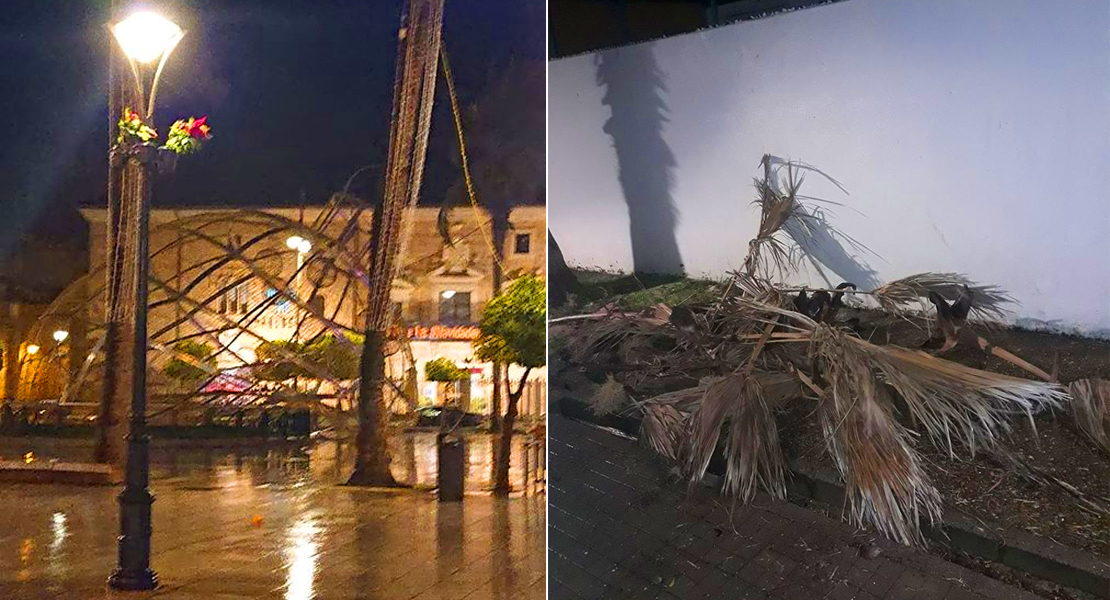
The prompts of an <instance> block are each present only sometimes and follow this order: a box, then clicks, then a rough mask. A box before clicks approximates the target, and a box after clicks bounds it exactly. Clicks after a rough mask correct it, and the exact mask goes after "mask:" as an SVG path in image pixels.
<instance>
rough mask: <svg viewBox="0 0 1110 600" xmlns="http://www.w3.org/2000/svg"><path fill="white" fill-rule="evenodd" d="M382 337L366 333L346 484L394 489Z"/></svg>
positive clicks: (376, 333)
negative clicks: (352, 458)
mask: <svg viewBox="0 0 1110 600" xmlns="http://www.w3.org/2000/svg"><path fill="white" fill-rule="evenodd" d="M384 345H385V336H384V335H383V334H382V332H379V331H367V332H366V341H365V343H364V345H363V350H362V357H361V359H360V361H359V383H358V397H359V401H358V434H357V435H356V436H355V451H356V452H357V455H356V457H355V471H354V473H352V474H351V478H350V479H349V480H348V481H347V483H348V485H373V486H396V485H397V482H396V481H395V480H394V479H393V474H392V473H391V472H390V470H389V463H390V457H389V446H388V444H389V431H388V425H389V424H388V422H387V419H388V415H387V414H386V412H387V411H386V409H385V397H384V391H385V387H384V386H385V352H384Z"/></svg>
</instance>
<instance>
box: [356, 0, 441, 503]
mask: <svg viewBox="0 0 1110 600" xmlns="http://www.w3.org/2000/svg"><path fill="white" fill-rule="evenodd" d="M442 23H443V2H442V0H408V2H407V3H406V6H405V12H404V13H403V14H402V16H401V35H400V36H399V40H398V43H397V65H396V72H395V75H394V90H393V118H392V122H391V124H390V136H389V156H388V159H387V168H386V182H385V192H384V194H383V197H382V205H381V206H380V207H379V208H378V209H377V210H375V211H374V215H373V222H372V225H371V235H372V236H373V237H372V238H371V240H370V268H369V274H370V280H371V285H370V290H369V291H368V293H367V298H366V339H365V341H364V342H363V345H362V357H361V359H360V363H359V375H360V379H359V396H358V434H357V435H356V437H355V445H356V450H357V454H356V456H355V469H354V472H353V473H352V474H351V477H350V479H349V480H348V481H347V483H348V484H349V485H384V486H394V485H397V482H396V481H395V480H394V479H393V474H392V473H390V470H389V462H390V459H389V445H388V443H389V438H388V423H387V422H386V419H387V418H388V410H387V409H386V407H385V389H384V386H385V383H386V381H385V341H386V339H387V333H388V329H389V326H390V325H391V324H392V323H391V319H390V316H391V315H390V313H391V310H390V306H391V304H390V301H389V297H390V291H391V289H392V287H393V278H394V276H395V275H396V271H397V262H398V261H397V257H398V255H399V254H401V248H402V242H403V238H404V233H405V212H406V210H407V209H408V208H409V207H411V206H413V205H414V204H415V203H416V199H417V197H418V196H419V191H420V182H421V175H422V173H423V166H424V153H425V150H426V148H427V141H428V127H429V125H430V122H431V121H430V119H431V112H432V92H433V91H434V89H435V74H436V67H437V65H438V59H439V46H440V31H441V26H442Z"/></svg>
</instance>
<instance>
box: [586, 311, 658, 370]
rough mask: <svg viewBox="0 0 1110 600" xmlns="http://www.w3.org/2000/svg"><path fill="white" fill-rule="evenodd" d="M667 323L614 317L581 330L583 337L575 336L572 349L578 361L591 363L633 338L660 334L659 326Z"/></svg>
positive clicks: (622, 316) (623, 316)
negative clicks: (602, 354)
mask: <svg viewBox="0 0 1110 600" xmlns="http://www.w3.org/2000/svg"><path fill="white" fill-rule="evenodd" d="M665 322H666V321H658V322H657V321H656V320H655V319H645V318H641V317H639V316H638V315H614V316H611V317H608V318H605V319H602V320H600V321H598V322H596V323H591V324H590V326H589V327H585V328H581V329H580V330H579V332H580V333H581V335H578V336H575V338H576V339H575V340H574V342H572V344H571V348H572V349H573V350H574V352H575V354H576V358H577V359H578V360H580V361H582V362H589V361H591V360H592V359H593V358H594V357H596V356H597V355H598V354H601V353H603V352H606V351H609V350H613V349H614V348H617V347H618V346H619V345H620V344H621V343H622V342H624V341H625V340H627V339H628V338H629V337H631V336H635V335H654V334H658V333H660V327H659V325H660V324H662V323H665Z"/></svg>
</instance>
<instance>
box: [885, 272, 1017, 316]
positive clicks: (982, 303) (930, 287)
mask: <svg viewBox="0 0 1110 600" xmlns="http://www.w3.org/2000/svg"><path fill="white" fill-rule="evenodd" d="M965 285H966V286H967V287H968V289H970V290H971V293H972V295H973V296H974V298H975V302H974V304H973V305H972V307H971V312H972V313H973V314H975V315H976V316H978V317H979V318H980V319H981V320H986V321H1000V320H1002V319H1003V318H1005V316H1006V315H1007V314H1008V312H1009V311H1008V310H1006V308H1005V307H1004V305H1006V304H1013V303H1014V299H1013V298H1011V297H1010V295H1009V294H1007V293H1006V292H1005V291H1004V290H1002V289H1001V288H999V287H998V286H994V285H980V284H977V283H975V282H974V281H972V280H970V279H968V278H967V276H966V275H962V274H960V273H933V272H926V273H918V274H916V275H910V276H908V277H903V278H901V279H898V280H895V281H891V282H889V283H886V284H884V285H882V286H880V287H879V288H877V289H876V290H875V291H874V296H875V299H876V300H877V301H878V302H879V306H881V307H882V308H883V309H884V310H887V311H890V312H893V313H895V314H905V312H906V310H907V306H908V305H911V304H917V306H918V307H920V309H921V314H928V312H929V309H928V304H927V303H926V299H927V298H928V296H929V292H935V293H937V294H940V296H941V297H943V298H945V299H947V300H949V301H953V300H955V299H956V298H958V297H959V295H960V291H961V290H962V289H963V286H965Z"/></svg>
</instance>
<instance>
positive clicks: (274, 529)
mask: <svg viewBox="0 0 1110 600" xmlns="http://www.w3.org/2000/svg"><path fill="white" fill-rule="evenodd" d="M246 460H247V464H245V465H244V466H243V467H242V468H236V467H234V466H229V463H230V462H231V460H230V459H226V458H225V459H223V460H220V461H219V462H220V465H218V467H214V468H211V469H208V470H206V471H204V472H203V473H198V472H195V471H193V472H191V473H190V474H189V475H188V476H187V477H164V478H161V479H156V480H155V481H154V482H153V486H152V487H153V492H154V494H155V497H156V500H155V503H154V535H153V544H152V545H153V557H152V568H153V569H154V570H155V571H156V572H157V573H158V575H159V577H160V580H161V583H162V586H161V587H160V589H158V590H157V591H156V592H154V593H144V594H118V593H108V592H106V591H105V585H104V582H105V580H106V579H107V577H108V575H109V574H110V573H111V571H112V569H113V568H114V566H115V564H116V535H117V531H118V530H117V516H116V515H117V511H118V509H117V504H116V494H117V493H118V488H87V487H86V488H82V487H70V486H46V485H5V486H0V515H2V516H0V598H2V599H4V600H23V599H27V600H31V599H34V600H45V599H55V598H57V599H63V598H64V599H65V600H77V599H81V600H84V599H92V598H97V599H100V598H116V597H120V598H147V597H153V598H157V599H159V600H163V599H165V600H225V599H226V600H230V599H232V598H237V599H254V598H284V599H286V600H309V599H310V598H319V599H332V598H334V599H336V600H354V599H368V600H369V599H373V600H394V599H397V600H401V599H403V600H410V599H414V598H418V599H420V600H448V599H450V600H456V599H462V598H471V599H481V600H485V599H489V598H499V599H505V600H508V599H517V598H520V599H523V600H541V599H542V598H543V597H544V550H543V546H544V543H543V541H544V503H545V501H546V497H545V496H543V495H538V496H529V497H523V498H512V499H508V500H498V499H494V498H492V497H490V496H487V495H468V496H467V497H466V499H465V501H464V502H463V503H462V504H440V503H438V502H437V501H436V499H435V497H434V495H432V494H429V493H427V492H414V491H400V492H395V493H389V492H377V491H369V490H363V489H357V488H347V487H340V486H337V485H334V481H332V482H323V481H320V473H321V472H323V471H330V470H331V469H330V467H328V466H327V464H326V460H324V461H321V460H319V459H317V458H315V457H311V458H308V459H300V460H299V461H296V460H287V461H274V460H272V459H271V460H269V461H268V462H266V463H264V466H265V468H266V472H267V473H268V475H267V476H265V477H260V473H259V472H258V469H261V468H262V467H260V466H259V464H257V463H256V462H251V461H254V460H255V459H250V458H248V459H246ZM258 460H259V461H265V460H266V459H265V457H263V458H260V459H258ZM320 462H325V464H324V465H322V466H318V465H317V464H315V463H320ZM301 463H307V464H301ZM252 465H253V467H252ZM309 473H311V475H309ZM256 516H257V517H260V518H261V522H257V519H256V518H255V517H256Z"/></svg>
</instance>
